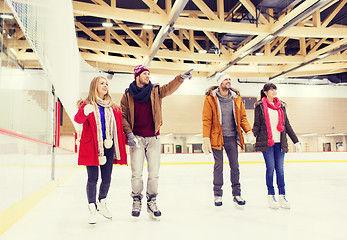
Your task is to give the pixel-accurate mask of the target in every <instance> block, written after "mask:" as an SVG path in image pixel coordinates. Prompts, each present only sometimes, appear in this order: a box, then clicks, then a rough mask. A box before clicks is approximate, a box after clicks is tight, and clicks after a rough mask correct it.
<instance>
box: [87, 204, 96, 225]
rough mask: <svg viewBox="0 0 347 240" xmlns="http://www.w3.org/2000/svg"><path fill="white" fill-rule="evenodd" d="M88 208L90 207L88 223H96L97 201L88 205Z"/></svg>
mask: <svg viewBox="0 0 347 240" xmlns="http://www.w3.org/2000/svg"><path fill="white" fill-rule="evenodd" d="M88 208H89V219H88V223H89V224H95V223H96V207H95V203H90V204H89V205H88Z"/></svg>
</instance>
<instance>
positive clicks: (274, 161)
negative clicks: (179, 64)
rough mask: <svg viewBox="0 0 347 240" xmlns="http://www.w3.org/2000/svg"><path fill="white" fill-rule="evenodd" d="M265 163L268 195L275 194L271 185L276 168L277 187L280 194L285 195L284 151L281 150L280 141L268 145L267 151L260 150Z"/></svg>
mask: <svg viewBox="0 0 347 240" xmlns="http://www.w3.org/2000/svg"><path fill="white" fill-rule="evenodd" d="M262 153H263V156H264V160H265V164H266V186H267V191H268V195H275V189H274V186H273V176H274V170H276V178H277V187H278V193H279V194H280V195H285V189H284V170H283V163H284V154H285V153H284V152H282V151H281V143H275V145H273V146H271V147H269V150H268V151H267V152H262Z"/></svg>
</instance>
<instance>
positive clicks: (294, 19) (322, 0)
mask: <svg viewBox="0 0 347 240" xmlns="http://www.w3.org/2000/svg"><path fill="white" fill-rule="evenodd" d="M329 1H330V0H318V1H317V0H315V1H312V3H311V5H307V2H308V1H306V2H304V3H302V4H301V5H299V6H298V9H294V10H293V11H292V12H290V13H289V14H288V15H287V16H285V17H283V18H282V19H281V20H280V21H278V22H276V23H275V24H274V27H273V30H274V32H273V33H270V34H268V35H265V36H264V37H262V39H261V40H260V41H259V42H258V43H257V44H255V45H253V46H251V47H250V48H249V49H247V50H245V51H244V52H242V53H240V54H239V56H237V57H236V58H235V59H233V60H232V61H230V62H229V63H228V64H227V65H226V66H224V67H223V68H222V69H219V70H217V71H216V72H215V73H214V74H212V75H211V77H214V76H215V75H216V74H217V73H221V72H224V71H225V70H226V69H228V68H229V67H230V66H232V65H234V64H236V63H237V62H239V61H240V60H242V59H243V58H244V57H246V56H247V55H248V54H250V53H252V52H254V51H256V50H257V49H259V48H261V47H262V46H264V45H265V44H266V43H268V42H269V41H271V40H273V39H274V38H275V37H277V36H278V35H280V34H281V33H283V32H284V31H286V30H287V29H288V28H290V27H292V26H294V25H296V24H297V23H299V22H300V21H302V20H303V19H305V18H307V17H308V16H310V15H312V14H313V13H314V12H315V11H316V10H318V9H320V8H321V7H322V6H324V5H326V4H327V3H328V2H329ZM306 5H307V6H306ZM303 7H304V9H303V10H302V8H303ZM295 10H297V11H295ZM299 10H300V11H299ZM301 10H302V11H301ZM281 25H282V26H281ZM280 26H281V27H280ZM259 37H260V36H258V37H257V38H259ZM254 40H255V39H254ZM246 46H247V45H246Z"/></svg>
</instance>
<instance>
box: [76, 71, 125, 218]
mask: <svg viewBox="0 0 347 240" xmlns="http://www.w3.org/2000/svg"><path fill="white" fill-rule="evenodd" d="M78 108H79V110H78V112H77V114H76V115H75V119H74V120H75V122H76V123H79V124H83V130H82V136H81V140H80V148H79V154H78V165H85V166H86V168H87V173H88V181H87V197H88V202H89V205H88V207H89V211H90V218H89V223H90V224H94V223H96V211H98V212H99V213H100V214H102V215H103V216H104V217H106V218H108V219H112V215H111V213H110V212H109V211H108V209H107V207H106V197H107V193H108V190H109V188H110V183H111V174H112V168H113V164H114V163H115V164H126V163H127V155H126V151H125V139H126V138H125V135H124V132H123V120H122V114H121V111H120V108H119V107H118V106H116V104H115V103H114V102H112V98H111V95H110V94H109V91H108V82H107V80H106V79H105V78H104V77H95V78H94V79H93V80H92V81H91V83H90V87H89V94H88V97H87V98H86V99H85V100H80V101H79V102H78ZM99 167H100V172H101V184H100V189H99V197H98V199H96V191H97V189H96V188H97V181H98V178H99V176H98V175H99Z"/></svg>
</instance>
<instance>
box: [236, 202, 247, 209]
mask: <svg viewBox="0 0 347 240" xmlns="http://www.w3.org/2000/svg"><path fill="white" fill-rule="evenodd" d="M235 207H236V208H237V209H239V210H245V205H238V204H237V203H235Z"/></svg>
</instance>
